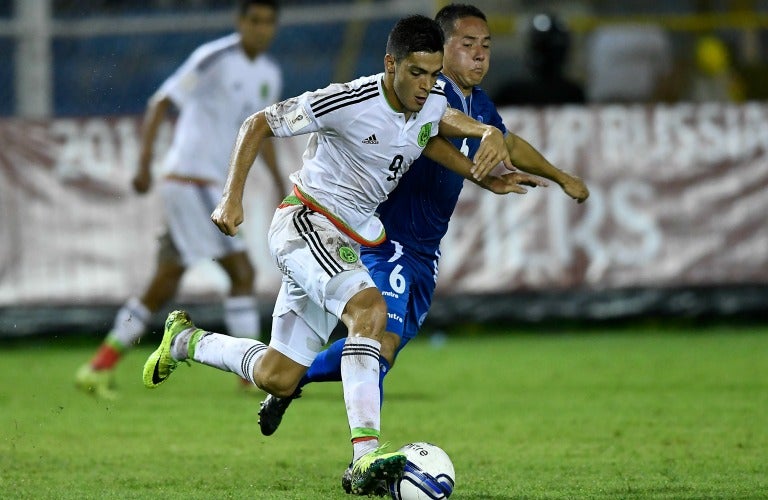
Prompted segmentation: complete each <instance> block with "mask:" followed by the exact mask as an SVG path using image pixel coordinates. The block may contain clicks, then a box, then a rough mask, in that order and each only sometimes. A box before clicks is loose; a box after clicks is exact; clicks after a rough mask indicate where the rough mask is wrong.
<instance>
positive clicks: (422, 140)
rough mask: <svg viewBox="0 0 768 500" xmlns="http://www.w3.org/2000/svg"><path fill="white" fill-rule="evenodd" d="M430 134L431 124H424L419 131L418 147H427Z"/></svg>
mask: <svg viewBox="0 0 768 500" xmlns="http://www.w3.org/2000/svg"><path fill="white" fill-rule="evenodd" d="M431 132H432V122H430V123H425V124H424V125H422V126H421V130H419V138H418V142H419V147H421V148H423V147H424V146H426V145H427V142H429V138H430V135H431Z"/></svg>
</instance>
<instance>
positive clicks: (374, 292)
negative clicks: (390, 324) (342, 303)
mask: <svg viewBox="0 0 768 500" xmlns="http://www.w3.org/2000/svg"><path fill="white" fill-rule="evenodd" d="M342 320H343V321H344V323H345V324H346V325H347V329H348V330H349V332H350V334H351V335H360V336H363V337H368V338H372V339H375V340H378V341H381V338H382V334H383V333H384V329H385V328H386V325H387V303H386V302H385V301H384V297H382V296H381V293H379V291H378V289H376V288H367V289H365V290H363V291H361V292H359V293H357V294H356V295H355V296H354V297H352V298H351V299H350V300H349V302H348V303H347V306H346V308H345V310H344V314H343V315H342Z"/></svg>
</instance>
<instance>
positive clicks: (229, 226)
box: [211, 198, 243, 236]
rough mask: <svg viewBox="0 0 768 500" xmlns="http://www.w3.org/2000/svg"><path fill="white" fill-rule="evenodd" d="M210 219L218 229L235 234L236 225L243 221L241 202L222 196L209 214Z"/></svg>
mask: <svg viewBox="0 0 768 500" xmlns="http://www.w3.org/2000/svg"><path fill="white" fill-rule="evenodd" d="M211 220H212V221H213V223H214V224H216V227H218V228H219V231H221V232H222V233H224V234H226V235H228V236H234V235H236V234H237V226H239V225H240V224H242V223H243V204H242V203H237V202H234V201H230V200H229V198H224V199H222V200H221V202H220V203H219V205H218V206H217V207H216V209H215V210H214V211H213V213H212V214H211Z"/></svg>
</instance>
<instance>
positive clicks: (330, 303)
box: [269, 205, 376, 366]
mask: <svg viewBox="0 0 768 500" xmlns="http://www.w3.org/2000/svg"><path fill="white" fill-rule="evenodd" d="M269 249H270V252H271V253H272V257H273V258H274V259H275V262H276V263H277V267H278V268H279V269H280V271H281V272H282V273H283V281H282V285H281V286H280V292H279V294H278V296H277V301H276V303H275V310H274V312H273V316H274V317H280V316H282V315H284V314H286V313H288V312H289V311H293V312H294V313H296V314H297V315H298V316H299V317H301V318H302V319H303V320H304V321H305V322H306V323H307V325H308V326H309V327H310V328H311V329H312V330H313V332H314V335H315V337H314V338H304V339H292V341H291V344H292V345H291V346H290V351H291V352H285V351H287V350H288V349H281V348H280V346H279V345H273V344H272V343H271V344H270V345H272V346H273V347H275V348H276V349H277V350H278V351H280V352H282V353H283V354H285V355H286V356H288V357H289V358H291V359H293V360H294V361H296V362H297V363H301V364H305V363H306V361H307V359H309V361H310V362H311V360H312V359H314V357H315V356H316V355H317V353H318V352H320V349H322V347H323V346H324V345H325V344H326V343H328V338H329V337H330V335H331V333H332V332H333V329H334V328H335V327H336V324H337V323H338V318H340V317H341V314H342V313H343V312H344V308H345V307H346V305H347V302H348V301H349V299H351V298H352V297H353V296H354V295H355V294H357V293H358V292H360V291H362V290H364V289H366V288H371V287H375V286H376V285H375V284H374V283H373V279H371V276H370V274H369V273H368V269H367V268H366V267H365V266H364V265H363V263H362V261H361V260H360V245H359V244H358V243H357V242H355V241H354V240H352V239H351V238H350V237H348V236H347V235H345V234H344V233H342V232H341V231H339V230H338V229H336V227H335V226H334V225H333V224H332V223H331V222H330V221H329V220H328V219H327V218H326V217H325V216H323V215H320V214H318V213H317V212H313V211H312V210H310V209H309V208H307V207H305V206H303V205H292V206H288V207H284V208H279V209H277V211H276V212H275V216H274V217H273V218H272V225H271V226H270V228H269ZM275 337H279V336H276V335H274V334H273V338H275ZM297 358H298V359H297ZM307 366H308V365H307Z"/></svg>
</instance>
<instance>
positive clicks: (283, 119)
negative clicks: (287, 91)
mask: <svg viewBox="0 0 768 500" xmlns="http://www.w3.org/2000/svg"><path fill="white" fill-rule="evenodd" d="M345 86H346V85H345V84H331V85H329V86H328V87H326V88H324V89H320V90H315V91H312V92H304V93H303V94H301V95H300V96H298V97H292V98H290V99H286V100H284V101H281V102H278V103H276V104H273V105H272V106H269V107H267V108H266V109H265V110H264V114H265V115H266V117H267V123H268V124H269V127H270V128H271V129H272V133H273V134H275V137H291V136H295V135H302V134H310V133H312V132H318V131H320V130H324V131H326V132H329V131H332V130H335V129H336V128H337V127H338V126H339V125H340V124H341V125H343V124H344V119H345V115H344V113H343V112H342V111H340V110H337V111H336V112H328V111H327V109H328V108H327V107H324V106H323V103H327V102H329V100H332V99H333V96H335V95H337V94H338V93H339V91H340V89H342V88H344V87H345ZM316 111H317V112H316Z"/></svg>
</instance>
